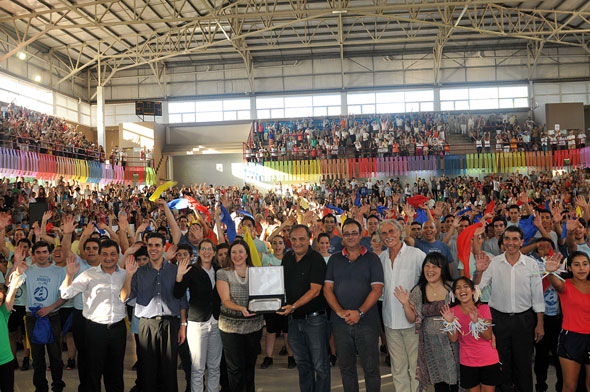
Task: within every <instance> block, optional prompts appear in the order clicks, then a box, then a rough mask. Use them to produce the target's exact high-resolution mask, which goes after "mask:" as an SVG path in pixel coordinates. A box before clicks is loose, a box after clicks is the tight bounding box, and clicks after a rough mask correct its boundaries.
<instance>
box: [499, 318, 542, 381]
mask: <svg viewBox="0 0 590 392" xmlns="http://www.w3.org/2000/svg"><path fill="white" fill-rule="evenodd" d="M491 311H492V322H493V323H494V327H493V330H494V335H496V349H497V350H498V355H499V356H500V362H501V363H502V376H503V380H502V385H501V386H500V387H499V388H498V390H501V391H512V390H513V389H512V385H514V386H516V388H517V390H518V391H519V392H532V391H533V371H532V363H531V360H532V355H533V347H534V342H535V325H536V323H537V316H536V315H535V313H534V312H533V311H532V310H531V309H529V310H527V311H525V312H522V313H515V314H512V315H511V314H508V313H502V312H499V311H497V310H495V309H491Z"/></svg>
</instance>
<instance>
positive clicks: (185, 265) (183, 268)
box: [176, 257, 191, 281]
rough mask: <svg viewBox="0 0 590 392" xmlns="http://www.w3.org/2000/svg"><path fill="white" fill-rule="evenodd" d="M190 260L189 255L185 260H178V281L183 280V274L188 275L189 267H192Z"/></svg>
mask: <svg viewBox="0 0 590 392" xmlns="http://www.w3.org/2000/svg"><path fill="white" fill-rule="evenodd" d="M190 262H191V260H190V259H189V258H188V257H187V258H186V259H184V260H178V263H177V265H178V269H177V270H176V280H177V281H180V280H182V278H183V276H184V275H186V273H187V272H188V270H189V269H191V266H190Z"/></svg>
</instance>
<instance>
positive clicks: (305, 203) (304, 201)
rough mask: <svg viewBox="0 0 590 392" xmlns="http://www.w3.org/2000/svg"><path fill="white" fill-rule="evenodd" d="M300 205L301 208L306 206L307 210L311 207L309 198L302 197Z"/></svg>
mask: <svg viewBox="0 0 590 392" xmlns="http://www.w3.org/2000/svg"><path fill="white" fill-rule="evenodd" d="M299 205H300V206H301V208H305V209H306V210H308V209H309V203H308V202H307V200H306V199H305V197H300V198H299Z"/></svg>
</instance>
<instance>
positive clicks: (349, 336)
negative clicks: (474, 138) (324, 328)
mask: <svg viewBox="0 0 590 392" xmlns="http://www.w3.org/2000/svg"><path fill="white" fill-rule="evenodd" d="M332 330H333V331H334V343H335V345H336V355H338V363H339V364H340V374H341V376H342V385H343V387H344V391H345V392H358V390H359V380H358V375H357V372H356V353H357V352H358V354H359V356H360V358H361V365H362V367H363V371H364V373H365V386H366V389H367V392H375V391H379V390H381V376H380V374H379V324H376V323H375V324H355V325H348V324H344V323H333V324H332Z"/></svg>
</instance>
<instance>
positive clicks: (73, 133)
mask: <svg viewBox="0 0 590 392" xmlns="http://www.w3.org/2000/svg"><path fill="white" fill-rule="evenodd" d="M0 146H2V147H4V148H10V149H14V150H21V151H33V152H38V153H41V154H50V155H55V156H62V157H68V158H77V159H82V160H86V161H97V162H101V163H105V162H106V163H110V164H115V165H121V166H126V165H127V164H128V162H129V157H128V154H127V151H126V149H124V148H119V146H118V145H115V146H113V148H112V149H111V151H110V153H109V154H108V155H107V154H106V153H105V151H104V148H103V146H101V145H97V144H96V143H94V142H92V141H90V140H88V139H87V138H86V136H85V135H84V134H83V133H82V132H79V130H78V126H73V125H71V124H68V123H67V122H66V121H65V120H63V119H59V118H57V117H55V116H50V115H47V114H43V113H40V112H36V111H34V110H30V109H27V108H24V107H21V106H16V105H15V104H14V103H11V104H8V105H6V106H3V108H2V115H1V116H0ZM137 158H138V160H139V161H140V162H141V164H142V165H143V164H144V162H145V164H146V165H148V166H153V154H152V151H151V150H150V149H148V148H146V147H145V146H144V147H143V148H141V149H140V151H139V156H138V157H137ZM134 163H136V164H137V162H134Z"/></svg>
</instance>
